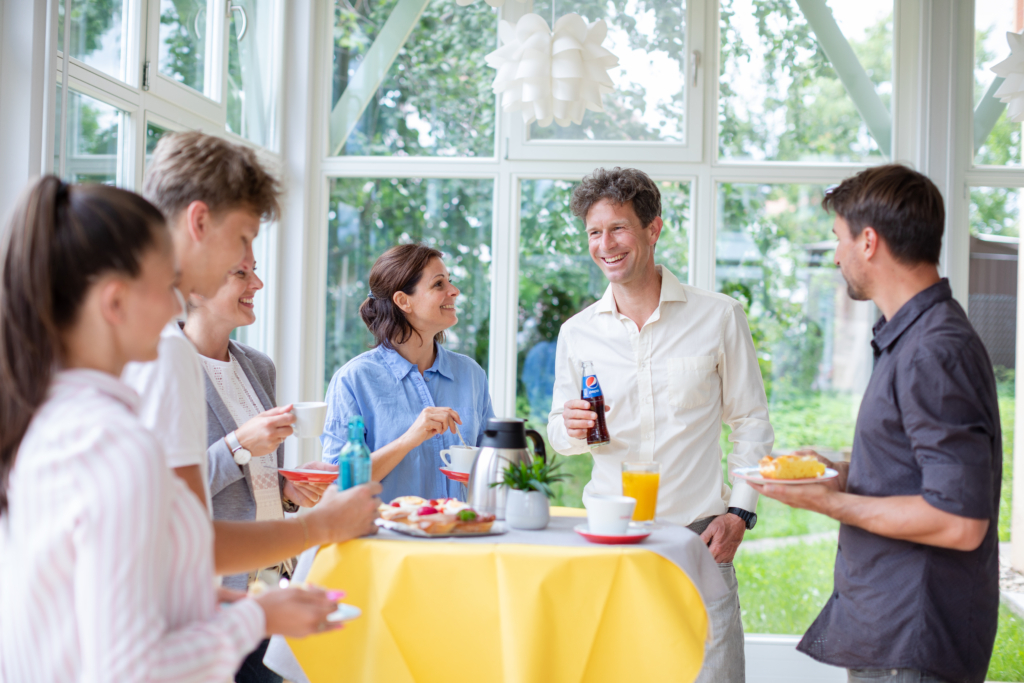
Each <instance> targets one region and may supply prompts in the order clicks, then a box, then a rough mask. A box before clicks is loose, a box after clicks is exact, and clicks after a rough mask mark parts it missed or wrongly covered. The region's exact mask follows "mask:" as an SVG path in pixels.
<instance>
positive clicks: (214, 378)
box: [200, 351, 284, 521]
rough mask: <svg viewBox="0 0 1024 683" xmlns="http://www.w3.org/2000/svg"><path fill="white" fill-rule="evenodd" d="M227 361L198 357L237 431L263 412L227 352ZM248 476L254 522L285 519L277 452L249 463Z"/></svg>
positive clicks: (238, 368)
mask: <svg viewBox="0 0 1024 683" xmlns="http://www.w3.org/2000/svg"><path fill="white" fill-rule="evenodd" d="M228 356H229V357H230V358H231V360H229V361H221V360H214V359H213V358H207V357H206V356H200V359H201V360H202V363H203V368H204V369H205V370H206V374H207V375H209V377H210V381H211V382H212V383H213V386H214V387H215V388H216V389H217V393H218V394H219V395H220V398H221V400H222V401H224V405H225V407H227V409H228V412H229V413H231V417H232V418H233V419H234V421H235V425H236V427H241V426H242V425H243V424H245V423H246V422H248V421H249V420H251V419H252V418H254V417H256V416H257V415H259V414H260V413H262V412H264V409H263V404H261V403H260V399H259V397H258V396H257V395H256V392H255V391H254V390H253V388H252V383H251V382H249V378H248V377H246V375H245V371H244V370H242V366H241V365H239V364H238V361H237V360H235V356H234V355H233V354H232V353H231V352H230V351H229V352H228ZM249 475H250V476H251V478H252V488H253V493H254V494H255V498H256V521H263V520H268V519H284V509H283V508H282V507H281V490H280V489H279V488H278V483H277V477H278V474H277V451H276V450H275V451H272V452H270V453H267V454H266V455H262V456H260V457H258V458H257V457H255V456H254V457H253V458H252V460H250V461H249Z"/></svg>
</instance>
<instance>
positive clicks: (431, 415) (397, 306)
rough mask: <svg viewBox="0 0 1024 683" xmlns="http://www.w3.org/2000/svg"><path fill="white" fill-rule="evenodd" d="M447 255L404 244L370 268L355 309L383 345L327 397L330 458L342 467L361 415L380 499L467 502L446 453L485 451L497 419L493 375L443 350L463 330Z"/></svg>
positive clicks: (337, 379) (336, 381)
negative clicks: (366, 289)
mask: <svg viewBox="0 0 1024 683" xmlns="http://www.w3.org/2000/svg"><path fill="white" fill-rule="evenodd" d="M458 295H459V289H458V287H456V286H455V285H453V284H452V283H451V281H450V280H449V276H448V269H447V268H445V266H444V263H443V262H442V261H441V252H439V251H437V250H436V249H431V248H430V247H427V246H424V245H422V244H403V245H401V246H397V247H392V248H391V249H388V250H387V251H386V252H384V254H383V255H381V257H380V258H378V259H377V262H376V263H374V264H373V268H371V269H370V293H369V296H368V297H367V299H366V301H364V302H363V304H362V306H361V307H360V308H359V314H360V315H361V316H362V318H363V322H365V323H366V326H367V327H368V328H369V330H370V332H372V333H373V336H374V338H375V339H376V341H377V343H376V346H375V348H374V349H373V350H372V351H367V352H366V353H364V354H361V355H359V356H357V357H355V358H353V359H352V360H350V361H349V362H348V363H346V364H345V365H344V366H342V367H341V369H339V370H338V371H337V372H336V373H334V377H333V379H331V385H330V387H329V388H328V390H327V424H326V426H325V428H324V434H323V437H321V441H322V443H323V446H324V460H325V461H326V462H329V463H334V464H336V463H337V462H338V453H339V452H340V451H341V449H342V447H343V446H344V445H345V443H346V441H347V440H348V420H349V418H350V417H352V416H353V415H362V416H363V422H364V424H365V425H366V445H367V446H369V448H370V450H371V451H372V453H373V455H372V456H371V459H372V469H373V472H372V478H373V480H374V481H379V482H381V485H382V486H383V488H384V490H383V492H382V493H381V498H382V499H383V500H384V501H390V500H392V499H393V498H396V497H398V496H405V495H415V496H422V497H423V498H428V499H429V498H446V497H447V498H460V499H461V498H464V497H465V494H464V490H463V486H462V484H459V483H456V482H454V481H451V480H449V479H448V478H447V477H445V476H444V475H443V474H442V473H441V472H440V468H441V467H442V466H443V465H444V463H443V462H442V461H441V451H442V450H444V449H446V448H448V447H449V446H452V445H457V444H459V443H460V442H459V437H458V436H457V435H456V425H458V426H459V427H458V428H459V429H460V430H461V431H462V436H463V438H464V439H465V440H466V443H467V444H471V445H479V443H480V439H481V437H482V436H483V431H484V428H485V427H486V425H487V419H488V418H491V417H494V409H493V408H492V407H491V397H490V394H489V393H488V391H487V376H486V374H485V373H484V371H483V368H481V367H480V366H479V365H478V364H477V363H476V361H474V360H473V359H472V358H469V357H468V356H464V355H462V354H460V353H454V352H452V351H448V350H446V349H445V348H444V347H443V346H442V345H441V344H442V342H444V332H445V330H447V329H448V328H450V327H452V326H453V325H455V323H457V322H458V320H459V319H458V317H457V316H456V315H455V298H456V297H457V296H458Z"/></svg>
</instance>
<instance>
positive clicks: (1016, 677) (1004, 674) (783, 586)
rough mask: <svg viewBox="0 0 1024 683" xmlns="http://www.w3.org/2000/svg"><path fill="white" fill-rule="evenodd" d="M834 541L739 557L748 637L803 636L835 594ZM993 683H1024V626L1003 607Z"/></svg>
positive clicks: (990, 676)
mask: <svg viewBox="0 0 1024 683" xmlns="http://www.w3.org/2000/svg"><path fill="white" fill-rule="evenodd" d="M835 557H836V544H835V542H834V541H818V542H814V543H806V544H797V545H791V546H787V547H784V548H778V549H776V550H765V551H754V552H751V551H745V550H744V549H743V546H740V551H739V553H737V555H736V577H737V579H738V580H739V585H740V605H741V607H742V615H743V629H744V630H745V631H746V632H747V633H788V634H794V635H799V634H802V633H803V632H804V631H806V630H807V628H808V627H809V626H810V625H811V622H813V621H814V619H815V617H817V616H818V613H819V612H820V611H821V608H822V607H823V606H824V604H825V602H826V601H827V600H828V596H829V595H831V593H832V585H833V584H832V570H833V566H834V563H835ZM987 678H988V680H990V681H1024V620H1021V619H1019V618H1018V617H1016V616H1015V615H1014V614H1013V613H1011V612H1010V611H1009V610H1008V609H1006V608H1005V607H1003V606H1000V607H999V630H998V632H997V634H996V643H995V649H994V652H993V654H992V661H991V663H990V665H989V670H988V676H987Z"/></svg>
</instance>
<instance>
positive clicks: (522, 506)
mask: <svg viewBox="0 0 1024 683" xmlns="http://www.w3.org/2000/svg"><path fill="white" fill-rule="evenodd" d="M550 519H551V502H550V501H549V500H548V497H547V496H545V495H544V494H543V493H541V492H540V491H517V490H515V489H512V490H510V491H509V492H508V500H507V501H506V503H505V521H506V522H507V523H508V525H509V526H510V527H512V528H513V529H528V530H531V531H536V530H538V529H543V528H544V527H546V526H547V525H548V521H550Z"/></svg>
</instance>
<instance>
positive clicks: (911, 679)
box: [846, 669, 944, 683]
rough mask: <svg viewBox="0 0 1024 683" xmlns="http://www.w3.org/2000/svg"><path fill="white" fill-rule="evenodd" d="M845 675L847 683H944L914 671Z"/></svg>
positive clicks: (855, 671) (849, 671)
mask: <svg viewBox="0 0 1024 683" xmlns="http://www.w3.org/2000/svg"><path fill="white" fill-rule="evenodd" d="M846 675H847V681H848V683H944V681H943V680H942V679H941V678H939V677H938V676H933V675H931V674H929V673H925V672H924V671H918V670H916V669H847V670H846Z"/></svg>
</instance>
